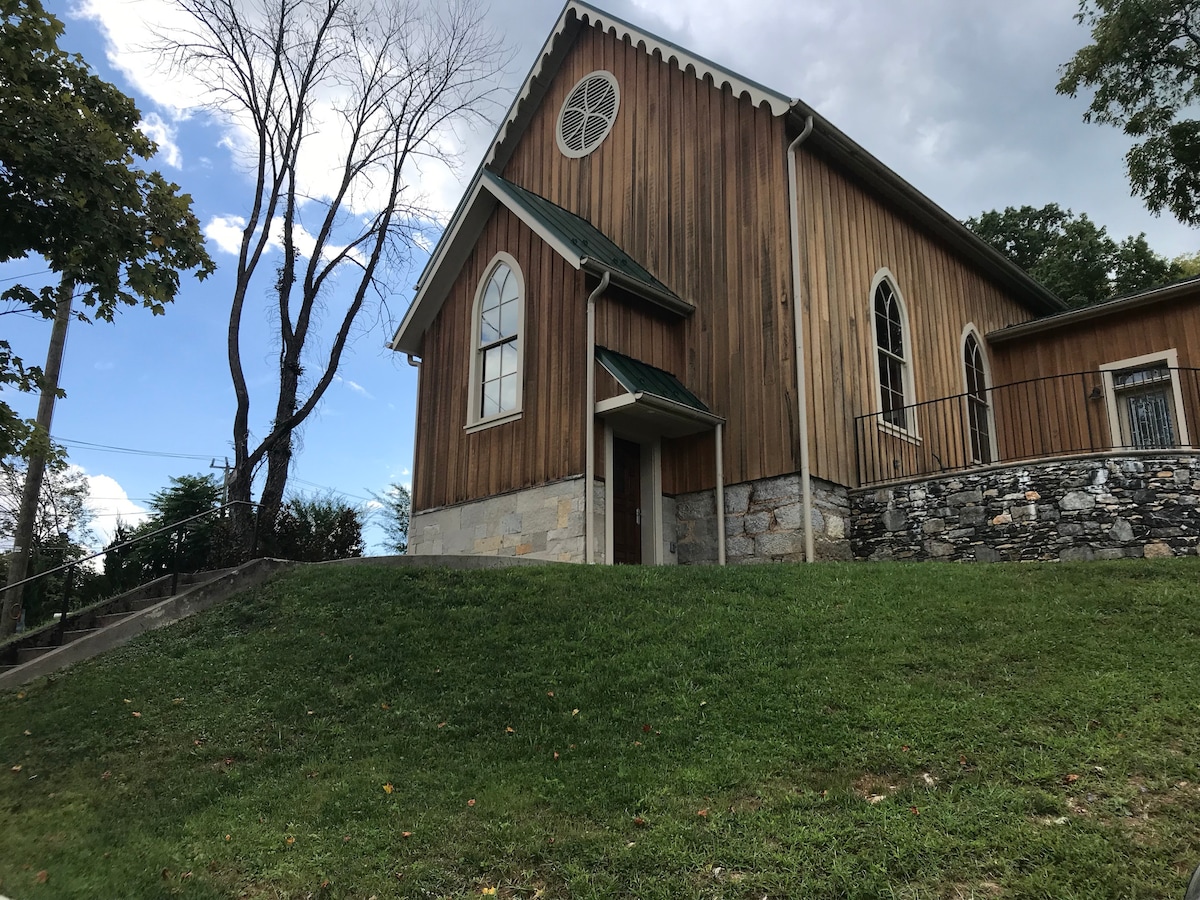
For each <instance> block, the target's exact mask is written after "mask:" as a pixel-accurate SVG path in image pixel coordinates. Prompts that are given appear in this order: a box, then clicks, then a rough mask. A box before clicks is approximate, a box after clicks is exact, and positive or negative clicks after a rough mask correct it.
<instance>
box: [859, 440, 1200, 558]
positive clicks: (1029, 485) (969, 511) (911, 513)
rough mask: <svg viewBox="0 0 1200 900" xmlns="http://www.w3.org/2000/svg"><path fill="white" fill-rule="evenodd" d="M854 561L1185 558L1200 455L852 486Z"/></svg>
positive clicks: (1197, 533) (1195, 517)
mask: <svg viewBox="0 0 1200 900" xmlns="http://www.w3.org/2000/svg"><path fill="white" fill-rule="evenodd" d="M850 504H851V507H852V524H853V527H852V544H853V550H854V556H855V558H856V559H877V560H878V559H898V560H903V559H907V560H925V559H943V560H964V561H980V562H995V561H1000V560H1081V559H1119V558H1122V557H1140V556H1146V557H1162V556H1184V555H1191V554H1194V553H1196V546H1197V540H1198V539H1200V456H1197V455H1194V454H1168V453H1162V452H1161V451H1160V452H1156V453H1142V454H1129V455H1124V456H1120V457H1087V458H1079V459H1061V460H1050V461H1044V462H1038V463H1027V464H1024V465H1018V466H1006V467H996V468H988V469H982V470H979V471H977V472H968V473H959V474H956V475H951V476H946V477H942V478H934V479H928V480H925V481H919V482H908V483H905V484H899V485H892V486H888V487H882V488H875V489H866V490H861V491H854V492H852V493H851V494H850Z"/></svg>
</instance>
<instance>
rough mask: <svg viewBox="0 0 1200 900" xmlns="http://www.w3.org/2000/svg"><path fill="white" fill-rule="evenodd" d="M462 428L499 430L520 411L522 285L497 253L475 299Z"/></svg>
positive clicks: (511, 262) (513, 266) (513, 264)
mask: <svg viewBox="0 0 1200 900" xmlns="http://www.w3.org/2000/svg"><path fill="white" fill-rule="evenodd" d="M473 321H474V324H473V327H472V342H473V346H472V353H471V399H470V404H471V405H470V409H469V410H468V414H467V426H468V427H471V426H472V425H481V426H483V425H490V424H499V423H500V422H504V421H508V420H509V419H511V418H515V417H516V416H517V415H518V414H519V413H520V411H521V370H522V362H523V358H524V354H523V353H522V346H521V332H522V330H523V327H524V323H525V285H524V281H523V279H522V278H521V270H520V267H519V266H518V265H517V261H516V260H515V259H513V258H512V257H511V256H509V255H508V254H507V253H498V254H496V258H495V259H493V260H492V262H491V264H490V265H489V266H488V268H487V273H486V274H485V275H484V277H483V280H482V281H481V282H480V285H479V289H478V290H477V291H476V295H475V313H474V320H473Z"/></svg>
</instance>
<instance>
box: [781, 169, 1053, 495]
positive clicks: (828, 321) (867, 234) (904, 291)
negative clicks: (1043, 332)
mask: <svg viewBox="0 0 1200 900" xmlns="http://www.w3.org/2000/svg"><path fill="white" fill-rule="evenodd" d="M797 162H798V191H799V198H798V204H799V209H800V228H801V282H802V284H801V290H802V294H803V301H802V302H803V308H804V312H805V332H804V346H805V361H806V367H805V368H806V372H807V378H808V382H809V384H808V396H809V398H810V404H809V413H808V420H809V435H810V443H811V446H812V451H813V459H812V472H813V474H814V475H816V476H817V477H820V478H824V479H827V480H829V481H833V482H836V483H838V484H843V485H848V486H850V487H854V486H855V485H856V484H857V483H858V474H857V472H856V453H859V452H862V453H863V454H864V455H865V456H867V457H870V456H872V454H874V455H878V456H881V457H889V456H892V455H894V456H896V457H898V458H901V459H902V460H905V461H907V462H911V460H906V456H911V455H912V454H924V455H925V456H930V455H931V454H933V453H937V452H938V450H939V449H941V450H942V452H943V453H945V452H948V449H947V445H948V444H954V445H961V444H962V442H963V441H964V440H965V439H966V438H965V435H963V434H962V432H961V429H960V422H959V419H958V417H953V418H952V419H951V420H950V421H948V422H945V423H942V422H929V423H926V424H925V427H924V428H921V429H920V430H921V431H922V434H921V440H920V442H919V443H912V442H907V441H902V440H899V439H896V438H893V437H890V436H888V435H886V434H884V433H882V432H881V431H880V430H879V429H878V428H877V427H872V428H866V429H863V432H864V434H863V438H864V439H863V440H862V441H856V435H855V426H854V419H855V417H856V416H859V415H862V414H865V413H871V412H875V411H877V410H879V408H880V401H879V393H878V380H877V379H878V376H877V370H876V358H875V343H874V335H873V329H874V321H873V302H874V298H873V297H872V294H871V285H872V282H873V280H874V278H875V275H876V273H877V272H879V270H880V269H884V268H886V269H887V270H889V271H890V272H891V273H892V275H893V276H894V279H895V287H896V288H897V290H898V292H899V294H900V296H901V298H902V300H903V302H904V306H905V308H906V309H907V312H908V324H909V336H910V340H909V347H908V349H907V356H908V361H909V365H910V366H911V368H912V372H913V381H914V391H915V396H914V398H913V399H914V401H915V402H917V403H921V402H924V401H928V400H935V399H938V398H942V397H948V396H952V395H955V394H960V393H962V392H963V391H965V390H966V385H965V381H964V371H963V361H962V350H961V341H962V332H963V328H964V327H965V326H966V325H967V324H968V323H972V324H973V325H974V326H975V328H976V329H977V330H978V333H979V335H980V338H981V341H982V336H983V335H984V334H986V333H987V332H988V331H991V330H994V329H996V328H1001V327H1004V326H1006V325H1011V324H1015V323H1018V322H1024V321H1027V320H1028V319H1031V318H1032V317H1033V316H1032V314H1031V313H1030V312H1029V311H1028V310H1027V309H1026V308H1025V307H1024V306H1022V305H1020V304H1019V303H1017V302H1016V301H1015V300H1014V299H1013V298H1011V297H1010V296H1009V295H1008V294H1006V293H1005V292H1004V291H1003V290H1001V289H1000V288H999V287H997V286H996V285H995V284H993V283H992V282H991V281H989V280H988V279H986V278H985V277H984V276H982V275H981V274H979V273H978V272H977V271H976V270H975V269H973V268H972V267H970V266H968V265H967V264H965V263H963V262H962V261H960V260H959V259H958V258H957V257H956V256H955V255H954V253H953V252H952V251H951V250H949V249H947V248H946V247H945V246H943V245H942V244H940V243H939V242H937V241H935V240H934V239H932V238H930V237H928V236H927V235H926V234H925V233H924V232H922V231H921V230H920V229H919V228H918V227H917V226H915V225H914V224H913V223H912V222H911V221H910V220H909V219H907V218H906V217H904V216H903V215H901V214H899V213H898V212H897V211H896V210H894V209H892V208H890V207H888V206H885V205H884V204H883V203H881V202H880V201H878V200H877V199H875V198H874V197H873V196H871V195H870V194H868V193H867V192H866V191H865V190H863V189H862V188H861V187H860V186H859V185H857V184H856V183H855V182H853V181H852V180H850V179H849V178H847V177H846V176H845V175H843V174H842V173H840V172H839V171H838V170H837V168H835V166H834V165H831V164H830V163H829V162H828V161H826V160H824V159H822V158H821V157H819V156H817V155H815V154H814V153H811V152H808V151H806V150H804V148H803V147H802V148H801V152H800V153H799V159H798V161H797ZM985 351H986V348H985ZM935 425H936V426H938V427H936V428H935V427H934V426H935ZM943 426H944V427H943ZM939 431H940V432H941V433H935V432H939ZM856 444H861V445H862V446H856ZM930 458H932V457H931V456H930ZM886 462H888V463H889V464H890V462H891V460H890V459H887V460H886Z"/></svg>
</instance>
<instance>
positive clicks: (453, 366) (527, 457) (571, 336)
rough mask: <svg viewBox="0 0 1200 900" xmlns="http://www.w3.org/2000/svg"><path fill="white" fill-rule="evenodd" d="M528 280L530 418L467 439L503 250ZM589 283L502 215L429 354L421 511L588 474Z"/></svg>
mask: <svg viewBox="0 0 1200 900" xmlns="http://www.w3.org/2000/svg"><path fill="white" fill-rule="evenodd" d="M501 250H503V251H505V252H506V253H509V254H511V255H512V256H513V257H514V258H515V259H516V261H517V263H518V265H520V267H521V274H522V276H523V278H524V281H525V331H524V333H523V334H522V335H521V340H523V341H524V342H525V351H524V352H525V357H524V365H525V369H524V377H523V381H522V387H523V396H522V409H523V412H522V415H521V418H520V419H517V420H515V421H512V422H506V423H504V424H502V425H497V426H494V427H492V428H485V429H483V430H481V431H477V432H474V433H472V434H466V433H465V432H464V431H463V426H464V425H465V424H466V421H467V403H468V395H469V394H471V395H473V394H474V392H475V390H477V389H473V387H472V386H471V385H470V384H468V382H469V379H470V373H469V367H470V355H471V353H472V352H473V351H472V347H471V326H472V321H471V318H472V316H471V314H472V309H473V306H474V302H475V292H476V290H477V289H478V287H479V282H480V279H482V278H483V276H484V274H485V273H486V271H487V269H488V265H489V264H490V263H491V261H492V260H493V258H494V257H495V255H496V253H497V252H498V251H501ZM585 297H586V293H585V292H584V278H583V276H582V275H581V273H579V272H578V271H576V270H575V269H574V268H572V267H571V266H570V265H569V264H568V263H567V262H566V261H564V260H563V258H562V257H561V256H559V255H558V254H557V253H555V252H554V251H553V250H552V249H551V248H550V247H548V246H547V245H546V244H545V242H543V241H542V240H541V239H540V238H539V237H537V236H536V235H535V234H534V233H533V232H532V231H531V230H530V229H529V228H527V227H526V226H525V225H524V223H522V222H521V221H520V220H519V219H518V218H517V217H516V216H514V215H513V214H512V213H510V212H509V211H508V210H507V209H505V208H504V207H503V206H497V207H496V210H495V211H494V212H493V213H492V216H491V218H490V219H489V221H488V223H487V225H486V226H485V227H484V229H483V232H482V234H481V235H480V238H479V241H478V243H477V244H476V245H475V248H474V250H473V251H472V253H471V254H470V256H469V257H468V259H467V261H466V264H465V265H464V266H463V269H462V272H461V273H460V274H459V276H458V278H457V280H456V281H455V283H454V286H453V288H452V289H451V291H450V294H449V295H448V297H447V298H446V302H445V305H444V306H443V307H442V310H441V312H440V313H439V315H438V316H437V317H436V318H435V319H434V321H433V324H432V325H431V326H430V327H429V329H428V330H427V331H426V332H425V336H424V339H423V340H424V342H423V345H422V363H421V379H420V391H419V396H418V400H417V421H418V427H417V435H416V449H415V456H414V473H415V475H414V479H413V508H414V509H415V510H424V509H431V508H434V507H438V506H445V505H448V504H454V503H461V502H464V501H466V500H474V499H478V498H480V497H489V496H493V495H495V494H499V493H503V492H505V491H511V490H516V489H519V488H524V487H529V486H532V485H535V484H542V483H545V482H549V481H554V480H557V479H560V478H565V477H567V476H570V475H578V474H581V473H582V472H583V465H584V459H583V458H584V453H583V393H584V369H583V358H584V354H585V349H584V346H583V344H584V340H585V318H584V313H585V310H584V299H585Z"/></svg>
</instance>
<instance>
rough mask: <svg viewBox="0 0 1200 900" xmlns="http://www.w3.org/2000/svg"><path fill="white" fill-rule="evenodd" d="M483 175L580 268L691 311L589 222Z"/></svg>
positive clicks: (675, 308) (682, 312) (676, 308)
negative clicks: (574, 259) (606, 275)
mask: <svg viewBox="0 0 1200 900" xmlns="http://www.w3.org/2000/svg"><path fill="white" fill-rule="evenodd" d="M483 179H484V181H485V182H486V183H487V185H488V187H489V189H490V190H491V191H492V192H493V193H494V194H496V196H497V197H499V198H500V199H501V200H502V201H506V202H505V205H506V206H509V208H513V207H517V209H516V210H514V211H517V212H518V213H524V215H522V216H521V218H522V219H524V220H525V221H526V223H527V224H530V225H531V226H532V227H534V228H535V230H537V231H538V232H539V233H540V234H541V236H542V237H543V238H545V239H546V240H547V241H549V242H550V243H551V244H555V243H557V244H558V245H559V246H560V247H562V248H563V249H564V250H566V249H569V251H570V253H569V255H571V256H574V257H575V258H576V259H577V260H578V262H579V267H580V268H581V269H585V270H587V271H589V272H593V273H594V274H597V275H601V274H603V273H604V272H608V273H609V275H610V278H611V280H612V283H613V284H615V285H617V286H619V287H623V288H625V289H626V290H629V291H632V292H633V293H635V294H638V295H640V296H642V297H644V298H646V299H647V300H651V301H653V302H655V303H657V304H658V305H660V306H663V307H665V308H666V309H668V310H670V311H672V312H675V313H678V314H680V315H690V314H691V313H692V312H694V311H695V306H694V305H693V304H691V303H689V302H688V301H687V300H684V299H683V298H682V297H680V296H679V295H678V294H676V293H675V292H674V291H673V290H671V289H670V288H669V287H667V286H666V285H665V284H663V283H662V282H661V281H659V280H658V279H657V278H655V277H654V276H653V275H651V274H650V272H649V271H647V269H646V267H645V266H643V265H642V264H641V263H639V262H638V261H637V260H635V259H634V258H633V257H631V256H630V255H629V254H628V253H626V252H625V251H624V250H622V249H621V248H620V247H618V246H617V245H616V244H615V243H613V242H612V241H611V240H610V239H609V238H608V236H607V235H605V234H604V233H603V232H602V231H600V229H598V228H597V227H596V226H595V225H593V224H592V223H591V222H589V221H587V220H586V219H584V218H581V217H580V216H577V215H575V213H573V212H569V211H567V210H565V209H563V208H562V207H561V206H559V205H558V204H557V203H552V202H550V201H549V200H547V199H546V198H545V197H541V196H539V195H537V194H535V193H533V192H532V191H527V190H525V188H522V187H518V186H517V185H515V184H513V183H512V182H511V181H506V180H505V179H503V178H501V177H500V176H499V175H496V174H494V173H492V172H487V171H485V172H484V173H483ZM539 226H540V227H539ZM564 255H568V254H567V253H564Z"/></svg>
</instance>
